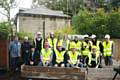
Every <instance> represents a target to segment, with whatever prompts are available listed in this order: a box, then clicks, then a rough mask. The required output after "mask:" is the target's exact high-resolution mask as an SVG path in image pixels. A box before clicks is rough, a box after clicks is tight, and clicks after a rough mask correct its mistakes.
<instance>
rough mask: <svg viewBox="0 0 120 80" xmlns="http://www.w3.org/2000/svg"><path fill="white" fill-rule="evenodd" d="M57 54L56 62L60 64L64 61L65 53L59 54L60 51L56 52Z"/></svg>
mask: <svg viewBox="0 0 120 80" xmlns="http://www.w3.org/2000/svg"><path fill="white" fill-rule="evenodd" d="M55 54H56V62H57V63H60V62H63V61H64V54H65V51H61V52H59V51H58V50H55Z"/></svg>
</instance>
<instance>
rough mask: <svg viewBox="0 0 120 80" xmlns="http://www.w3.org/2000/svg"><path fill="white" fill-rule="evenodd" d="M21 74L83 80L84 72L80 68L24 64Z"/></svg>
mask: <svg viewBox="0 0 120 80" xmlns="http://www.w3.org/2000/svg"><path fill="white" fill-rule="evenodd" d="M21 76H22V77H26V78H39V79H45V80H47V79H59V80H85V72H83V71H81V69H80V68H60V67H37V66H26V65H24V66H23V67H22V70H21Z"/></svg>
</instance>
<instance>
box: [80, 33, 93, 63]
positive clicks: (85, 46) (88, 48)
mask: <svg viewBox="0 0 120 80" xmlns="http://www.w3.org/2000/svg"><path fill="white" fill-rule="evenodd" d="M91 46H92V42H91V41H90V40H89V36H88V35H85V36H84V41H83V42H82V48H81V49H82V57H83V63H84V61H85V59H86V57H88V53H89V52H90V51H91Z"/></svg>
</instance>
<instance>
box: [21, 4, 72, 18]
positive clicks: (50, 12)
mask: <svg viewBox="0 0 120 80" xmlns="http://www.w3.org/2000/svg"><path fill="white" fill-rule="evenodd" d="M19 13H20V14H33V15H45V16H56V17H69V18H70V16H68V15H66V14H64V13H63V11H56V10H51V9H48V8H46V7H44V6H41V7H38V8H33V9H28V10H24V11H21V12H19Z"/></svg>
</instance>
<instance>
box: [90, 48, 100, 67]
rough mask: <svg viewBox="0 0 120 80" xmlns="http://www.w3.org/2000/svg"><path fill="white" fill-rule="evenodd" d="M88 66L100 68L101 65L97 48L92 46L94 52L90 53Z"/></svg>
mask: <svg viewBox="0 0 120 80" xmlns="http://www.w3.org/2000/svg"><path fill="white" fill-rule="evenodd" d="M88 58H89V59H88V67H90V68H99V66H100V58H99V55H98V54H97V48H96V47H95V46H94V47H92V52H90V53H89V54H88Z"/></svg>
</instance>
